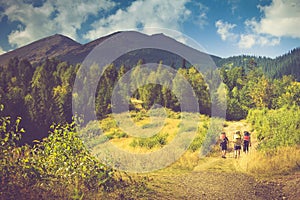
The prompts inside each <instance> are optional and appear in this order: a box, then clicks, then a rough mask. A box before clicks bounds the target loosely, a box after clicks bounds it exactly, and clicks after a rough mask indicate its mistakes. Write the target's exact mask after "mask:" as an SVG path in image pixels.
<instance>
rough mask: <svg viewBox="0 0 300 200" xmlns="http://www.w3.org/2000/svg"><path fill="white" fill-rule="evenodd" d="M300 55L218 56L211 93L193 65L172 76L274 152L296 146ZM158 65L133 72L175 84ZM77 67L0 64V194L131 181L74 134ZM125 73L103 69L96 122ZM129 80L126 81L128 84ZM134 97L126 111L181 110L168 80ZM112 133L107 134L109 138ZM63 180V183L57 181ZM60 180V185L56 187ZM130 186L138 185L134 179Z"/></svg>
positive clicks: (204, 108) (299, 139)
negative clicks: (246, 127)
mask: <svg viewBox="0 0 300 200" xmlns="http://www.w3.org/2000/svg"><path fill="white" fill-rule="evenodd" d="M299 58H300V56H299V49H295V50H293V51H291V52H290V53H288V54H286V55H284V56H282V57H279V58H277V59H276V61H275V60H272V59H267V58H256V59H253V58H251V57H248V56H241V57H237V58H228V59H225V60H223V61H222V62H224V63H221V61H219V62H218V65H221V66H219V68H218V69H217V70H216V71H212V72H211V74H210V76H214V74H219V75H220V76H221V78H222V81H223V82H220V83H217V85H218V86H220V85H221V86H223V87H217V88H215V90H214V91H213V92H211V91H209V88H212V84H210V83H206V80H205V77H206V76H208V74H201V73H200V72H199V71H198V70H197V69H196V68H195V67H193V66H191V67H189V68H186V67H184V66H183V67H181V68H179V69H178V70H177V73H178V74H180V75H181V76H183V77H184V78H185V79H186V80H187V81H188V82H189V84H190V85H191V86H192V88H193V91H194V95H195V98H196V99H197V101H198V104H199V110H200V114H201V115H203V116H206V118H208V117H209V116H211V107H212V105H214V106H217V107H218V109H223V108H224V107H226V120H228V121H237V120H242V119H245V120H248V122H249V123H251V124H252V126H253V127H254V129H255V130H258V132H259V134H258V136H257V139H258V140H259V142H260V143H259V146H258V148H259V149H261V150H266V149H276V148H278V147H291V146H295V145H296V146H298V145H299V144H300V136H299V135H300V134H299V130H300V129H299V124H300V122H299V119H300V117H299V106H300V83H299V82H298V81H299V77H300V76H299V70H297V66H299V63H300V62H299ZM240 60H242V61H243V62H244V63H241V62H239V61H240ZM161 64H162V63H157V68H156V71H154V72H153V73H152V74H150V75H149V76H143V75H141V74H139V72H140V70H141V66H142V65H143V61H142V60H140V61H139V62H138V63H137V64H136V66H135V67H134V69H133V71H132V73H131V75H132V76H134V80H137V81H140V82H141V83H143V82H145V81H146V80H154V79H162V80H166V81H170V80H171V81H172V79H173V78H174V75H172V74H168V71H166V70H165V69H164V68H162V67H161ZM97 67H98V66H94V67H91V68H90V71H87V72H84V75H85V77H86V78H85V79H84V80H85V81H88V80H89V77H91V76H93V75H94V72H93V70H95V69H97ZM79 68H80V64H77V65H70V64H68V63H67V62H60V61H58V60H55V59H46V60H45V61H44V62H43V63H40V64H37V65H32V64H31V63H30V62H28V61H27V60H19V59H18V58H13V59H11V60H10V61H9V63H8V64H7V65H6V66H1V67H0V104H1V111H0V118H1V121H0V133H1V138H0V139H1V152H0V158H1V171H3V172H4V171H5V173H2V174H1V177H0V178H1V184H0V185H1V189H0V192H1V193H0V194H2V195H4V196H5V195H8V194H11V193H12V192H15V191H19V193H18V192H17V193H15V196H14V197H15V198H18V197H19V196H18V195H21V191H22V192H23V193H24V191H26V190H28V188H31V189H30V190H32V191H35V192H36V194H39V195H41V196H42V197H45V196H46V197H47V196H49V195H54V196H55V195H56V194H55V193H56V192H57V190H60V191H59V192H58V193H57V195H66V194H63V193H62V191H63V190H66V191H68V192H69V193H70V194H72V195H73V196H72V198H73V199H80V198H81V197H83V196H82V195H83V194H87V191H91V190H95V191H96V190H98V189H99V188H102V189H103V190H105V191H110V190H112V188H114V187H117V185H118V184H119V185H122V184H125V185H126V184H128V183H126V182H122V181H117V180H118V177H117V175H116V174H117V173H116V172H115V171H114V170H113V169H112V168H109V167H107V166H105V165H103V164H101V163H99V162H98V161H97V160H96V159H95V158H94V157H93V156H92V155H91V154H90V153H89V151H88V150H87V148H86V147H85V145H84V144H83V142H82V141H81V139H80V138H79V136H78V134H77V133H76V130H75V127H76V124H75V122H74V116H73V113H72V98H73V101H75V102H76V101H77V99H76V94H72V89H73V84H74V81H75V78H76V75H77V72H78V70H79ZM129 70H131V68H129V67H126V66H124V65H122V66H115V65H113V64H111V65H109V66H107V68H106V70H105V72H104V74H103V75H102V76H101V78H100V80H99V82H98V87H97V90H96V93H95V112H96V116H97V119H98V120H102V121H103V122H105V120H107V119H109V117H111V115H110V114H111V113H112V107H113V106H114V105H112V103H111V98H112V91H113V88H114V86H115V85H116V83H117V82H118V81H119V80H121V79H120V78H121V77H122V76H123V75H124V74H126V72H128V71H129ZM136 74H139V76H140V77H137V75H136ZM82 84H84V83H82ZM126 84H127V83H124V84H123V86H124V87H128V88H131V87H132V86H130V85H126ZM166 84H167V83H166ZM172 84H173V85H174V88H176V87H178V88H180V86H181V83H180V82H174V81H173V83H172ZM214 84H215V83H214ZM222 94H226V99H223V98H220V97H221V96H222ZM72 95H73V96H72ZM131 99H133V100H134V101H130V110H131V111H132V112H135V115H136V117H138V113H139V112H142V111H144V110H146V111H147V110H149V109H150V108H151V107H152V106H153V105H154V104H159V105H161V106H162V107H165V108H167V109H168V110H169V112H170V113H171V114H170V113H169V115H176V113H178V112H180V103H179V99H178V97H177V96H176V95H175V94H174V93H173V92H172V91H171V90H170V89H169V88H168V87H165V84H164V85H159V84H146V85H144V86H142V87H140V88H138V89H137V90H134V91H132V96H131ZM78 101H79V100H78ZM135 102H140V103H139V104H140V106H141V107H137V105H136V104H135ZM78 103H79V104H80V103H81V104H92V103H94V102H91V101H90V99H89V97H88V96H87V99H86V101H85V102H78ZM174 113H175V114H174ZM140 116H141V115H140ZM174 119H176V118H174ZM83 120H84V116H83ZM206 128H207V127H206ZM200 132H203V130H202V131H200ZM200 132H199V134H200ZM114 137H115V136H114V135H111V139H112V138H114ZM119 137H127V136H126V135H122V136H119ZM166 137H167V136H166V135H163V136H162V137H157V138H156V137H153V138H152V139H151V138H150V140H151V141H150V140H149V141H150V142H152V144H154V146H155V145H156V144H158V145H161V146H163V145H165V144H166ZM199 138H200V139H199ZM198 139H199V141H200V142H199V141H198V143H199V144H198V143H197V137H196V138H195V141H194V142H193V143H192V146H191V147H190V148H191V150H192V151H196V150H198V149H199V146H201V143H202V142H203V136H200V135H199V137H198ZM149 141H148V142H149ZM153 142H154V143H153ZM155 142H156V143H155ZM139 145H140V146H141V147H143V146H147V145H149V143H147V141H146V140H145V141H141V140H134V142H132V143H131V146H133V147H135V146H139ZM148 147H149V146H148ZM151 148H152V147H151ZM113 174H115V175H113ZM113 177H114V178H113ZM61 180H66V181H63V182H64V183H62V182H61ZM57 184H58V185H59V186H57V187H56V185H57ZM46 185H47V186H46ZM130 185H131V186H132V187H136V185H135V184H134V183H133V182H131V183H130ZM122 187H125V186H124V185H122V186H121V188H122ZM57 188H59V189H57ZM139 189H141V187H139ZM33 193H34V192H29V193H28V194H29V195H31V194H33ZM36 194H35V195H36ZM59 197H60V198H61V197H62V196H59ZM63 197H64V198H69V196H63ZM12 198H13V197H12Z"/></svg>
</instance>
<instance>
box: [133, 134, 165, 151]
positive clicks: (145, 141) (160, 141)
mask: <svg viewBox="0 0 300 200" xmlns="http://www.w3.org/2000/svg"><path fill="white" fill-rule="evenodd" d="M167 137H168V134H158V135H154V136H152V137H149V138H138V139H134V140H133V141H132V142H131V143H130V145H131V146H132V147H137V146H139V147H145V148H147V149H152V148H154V147H162V146H164V145H166V144H167Z"/></svg>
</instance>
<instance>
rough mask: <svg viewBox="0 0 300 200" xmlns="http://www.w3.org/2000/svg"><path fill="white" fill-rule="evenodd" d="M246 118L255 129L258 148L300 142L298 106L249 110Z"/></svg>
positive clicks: (297, 143) (299, 112)
mask: <svg viewBox="0 0 300 200" xmlns="http://www.w3.org/2000/svg"><path fill="white" fill-rule="evenodd" d="M247 120H248V121H249V122H251V124H252V125H253V128H254V129H255V130H256V131H257V139H258V140H259V142H260V143H259V149H274V148H278V147H281V146H294V145H299V144H300V108H299V107H298V106H294V107H291V108H280V109H277V110H267V109H263V110H251V111H250V112H249V114H248V117H247Z"/></svg>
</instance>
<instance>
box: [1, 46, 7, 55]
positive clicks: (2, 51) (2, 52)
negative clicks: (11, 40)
mask: <svg viewBox="0 0 300 200" xmlns="http://www.w3.org/2000/svg"><path fill="white" fill-rule="evenodd" d="M4 53H6V51H4V50H3V49H2V47H0V55H2V54H4Z"/></svg>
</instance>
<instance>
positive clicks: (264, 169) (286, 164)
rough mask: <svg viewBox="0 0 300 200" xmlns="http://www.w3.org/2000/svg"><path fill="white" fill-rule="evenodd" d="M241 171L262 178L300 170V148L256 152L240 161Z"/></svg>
mask: <svg viewBox="0 0 300 200" xmlns="http://www.w3.org/2000/svg"><path fill="white" fill-rule="evenodd" d="M239 167H240V169H241V170H243V171H245V172H248V173H251V174H255V175H262V176H270V175H283V174H288V173H291V172H293V171H296V170H300V147H299V146H298V147H281V148H279V149H277V150H268V151H254V152H251V153H250V154H248V155H247V156H243V157H242V158H241V159H240V161H239Z"/></svg>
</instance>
